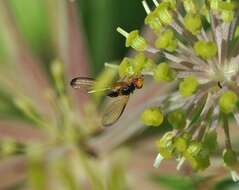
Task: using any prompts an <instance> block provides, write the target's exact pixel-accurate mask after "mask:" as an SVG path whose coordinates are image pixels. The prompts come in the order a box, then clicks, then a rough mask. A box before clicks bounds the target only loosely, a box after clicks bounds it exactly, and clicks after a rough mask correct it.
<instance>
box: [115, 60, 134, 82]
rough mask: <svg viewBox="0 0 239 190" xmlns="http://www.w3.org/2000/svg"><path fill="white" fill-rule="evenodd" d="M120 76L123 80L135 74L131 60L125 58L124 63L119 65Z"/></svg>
mask: <svg viewBox="0 0 239 190" xmlns="http://www.w3.org/2000/svg"><path fill="white" fill-rule="evenodd" d="M118 72H119V76H120V78H123V77H125V76H132V75H133V74H134V70H133V66H132V64H131V59H130V58H127V57H126V58H124V59H123V61H122V62H121V63H120V65H119V70H118Z"/></svg>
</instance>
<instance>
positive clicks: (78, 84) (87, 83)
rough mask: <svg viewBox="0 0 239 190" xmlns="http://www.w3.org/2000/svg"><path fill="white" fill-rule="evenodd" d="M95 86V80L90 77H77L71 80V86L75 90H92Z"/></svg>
mask: <svg viewBox="0 0 239 190" xmlns="http://www.w3.org/2000/svg"><path fill="white" fill-rule="evenodd" d="M94 84H95V80H94V79H92V78H88V77H77V78H74V79H72V80H71V86H72V87H73V88H82V89H86V90H90V89H92V87H93V86H94Z"/></svg>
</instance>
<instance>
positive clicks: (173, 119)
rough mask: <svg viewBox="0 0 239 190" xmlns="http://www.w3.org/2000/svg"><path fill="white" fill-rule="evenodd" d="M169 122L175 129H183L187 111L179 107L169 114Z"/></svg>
mask: <svg viewBox="0 0 239 190" xmlns="http://www.w3.org/2000/svg"><path fill="white" fill-rule="evenodd" d="M168 122H169V123H170V124H171V125H172V126H173V128H175V129H183V128H184V127H185V125H186V117H185V113H184V111H183V110H182V109H177V110H175V111H173V112H170V113H169V114H168Z"/></svg>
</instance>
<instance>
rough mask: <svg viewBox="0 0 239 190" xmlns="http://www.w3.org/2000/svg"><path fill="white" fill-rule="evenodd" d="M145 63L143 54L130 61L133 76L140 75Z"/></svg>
mask: <svg viewBox="0 0 239 190" xmlns="http://www.w3.org/2000/svg"><path fill="white" fill-rule="evenodd" d="M146 64H147V62H146V57H145V56H144V54H143V53H139V54H138V55H136V56H135V57H134V59H133V60H132V66H133V71H134V73H135V74H140V73H141V71H142V70H143V69H144V67H145V65H146Z"/></svg>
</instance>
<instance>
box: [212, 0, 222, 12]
mask: <svg viewBox="0 0 239 190" xmlns="http://www.w3.org/2000/svg"><path fill="white" fill-rule="evenodd" d="M220 1H221V0H210V7H211V9H213V10H219V4H220Z"/></svg>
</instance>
